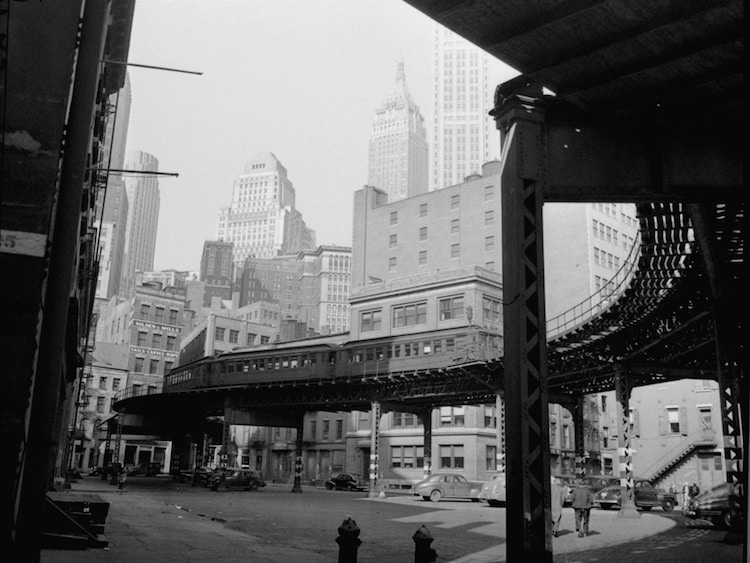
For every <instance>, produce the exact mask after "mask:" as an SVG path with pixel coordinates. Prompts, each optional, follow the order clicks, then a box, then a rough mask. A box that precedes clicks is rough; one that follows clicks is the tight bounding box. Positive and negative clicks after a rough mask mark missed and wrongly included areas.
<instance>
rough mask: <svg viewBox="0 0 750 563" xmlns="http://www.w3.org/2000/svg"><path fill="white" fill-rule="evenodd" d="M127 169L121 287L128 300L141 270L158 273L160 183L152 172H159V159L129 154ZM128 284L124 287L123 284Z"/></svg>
mask: <svg viewBox="0 0 750 563" xmlns="http://www.w3.org/2000/svg"><path fill="white" fill-rule="evenodd" d="M125 168H126V169H127V170H129V171H139V172H141V174H138V173H135V174H133V173H131V174H132V175H128V176H126V177H125V190H126V192H127V196H128V204H129V209H128V225H127V231H126V234H125V266H124V267H123V272H122V282H121V283H120V292H119V293H120V295H121V296H122V297H127V296H128V295H129V294H130V291H131V290H132V289H133V286H134V279H135V278H134V274H135V272H136V271H137V270H140V271H142V272H148V271H151V270H153V269H154V253H155V251H156V230H157V227H158V225H159V204H160V197H159V180H158V179H157V177H156V176H155V175H153V174H149V172H157V171H158V170H159V161H158V160H157V159H156V157H155V156H153V155H151V154H149V153H147V152H142V151H134V152H132V153H130V154H128V156H127V159H126V162H125ZM123 282H124V283H123Z"/></svg>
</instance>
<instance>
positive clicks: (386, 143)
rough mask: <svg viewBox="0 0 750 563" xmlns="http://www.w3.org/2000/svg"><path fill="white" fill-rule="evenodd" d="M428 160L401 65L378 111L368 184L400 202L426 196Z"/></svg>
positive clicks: (421, 123) (418, 114) (419, 119)
mask: <svg viewBox="0 0 750 563" xmlns="http://www.w3.org/2000/svg"><path fill="white" fill-rule="evenodd" d="M429 167H430V165H429V160H428V150H427V134H426V132H425V125H424V118H423V117H422V114H421V112H420V111H419V107H418V106H417V104H416V103H415V102H414V100H413V99H412V97H411V95H410V94H409V90H408V89H407V87H406V77H405V74H404V62H403V61H399V63H398V70H397V71H396V85H395V86H394V87H393V89H392V90H391V93H390V94H389V95H388V97H387V98H386V100H385V102H383V104H382V105H381V106H380V107H379V108H378V109H377V110H376V111H375V120H374V121H373V124H372V132H371V134H370V155H369V167H368V179H367V183H368V184H369V185H371V186H375V187H377V188H380V189H381V190H383V191H384V192H386V193H387V194H388V200H389V201H397V200H399V199H404V198H405V197H412V196H415V195H419V194H422V193H425V192H426V191H427V187H428V175H429Z"/></svg>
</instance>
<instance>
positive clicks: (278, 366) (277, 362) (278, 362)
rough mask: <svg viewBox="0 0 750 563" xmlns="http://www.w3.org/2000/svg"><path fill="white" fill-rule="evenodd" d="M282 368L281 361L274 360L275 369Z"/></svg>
mask: <svg viewBox="0 0 750 563" xmlns="http://www.w3.org/2000/svg"><path fill="white" fill-rule="evenodd" d="M280 367H281V361H280V360H279V358H274V359H273V369H279V368H280Z"/></svg>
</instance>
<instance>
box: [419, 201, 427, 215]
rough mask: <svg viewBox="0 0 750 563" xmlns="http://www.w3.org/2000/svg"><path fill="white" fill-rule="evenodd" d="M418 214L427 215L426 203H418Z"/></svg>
mask: <svg viewBox="0 0 750 563" xmlns="http://www.w3.org/2000/svg"><path fill="white" fill-rule="evenodd" d="M419 216H420V217H427V204H426V203H420V204H419Z"/></svg>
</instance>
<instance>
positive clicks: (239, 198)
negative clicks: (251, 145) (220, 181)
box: [216, 152, 315, 268]
mask: <svg viewBox="0 0 750 563" xmlns="http://www.w3.org/2000/svg"><path fill="white" fill-rule="evenodd" d="M216 238H217V239H218V240H220V241H224V242H231V243H234V264H235V266H236V267H237V268H240V267H241V266H242V265H243V263H244V261H245V258H247V257H248V256H250V257H255V258H273V257H274V256H279V255H284V254H296V253H297V252H299V251H300V250H311V249H314V248H315V231H314V230H312V229H310V228H308V227H307V225H305V221H304V220H303V219H302V214H301V213H300V212H299V211H298V210H297V209H296V208H295V191H294V185H293V184H292V182H291V181H290V180H289V178H288V177H287V171H286V168H284V166H283V165H282V164H281V162H279V160H278V159H277V158H276V156H275V155H274V154H273V153H270V152H267V153H261V154H259V155H258V156H256V157H255V158H254V159H253V160H251V161H249V162H247V163H246V164H245V169H244V171H243V172H242V174H240V175H239V176H238V177H237V179H236V180H235V181H234V191H233V192H232V203H231V204H230V205H229V206H228V207H223V208H221V209H220V210H219V215H218V221H217V227H216Z"/></svg>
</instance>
